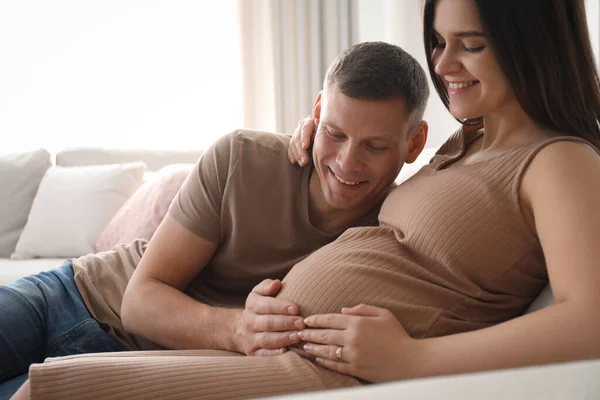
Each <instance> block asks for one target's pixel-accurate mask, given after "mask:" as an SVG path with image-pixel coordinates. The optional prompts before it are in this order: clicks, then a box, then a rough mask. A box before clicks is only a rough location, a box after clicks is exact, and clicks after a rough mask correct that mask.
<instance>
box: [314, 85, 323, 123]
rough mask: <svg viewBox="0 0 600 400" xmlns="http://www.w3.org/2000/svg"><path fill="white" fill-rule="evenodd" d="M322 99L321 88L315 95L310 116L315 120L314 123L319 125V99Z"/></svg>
mask: <svg viewBox="0 0 600 400" xmlns="http://www.w3.org/2000/svg"><path fill="white" fill-rule="evenodd" d="M322 99H323V91H322V90H321V91H320V92H319V94H318V95H317V99H316V100H315V104H314V105H313V110H312V117H313V119H314V120H315V125H319V121H320V120H321V100H322Z"/></svg>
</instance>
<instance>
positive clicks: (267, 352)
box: [254, 347, 287, 357]
mask: <svg viewBox="0 0 600 400" xmlns="http://www.w3.org/2000/svg"><path fill="white" fill-rule="evenodd" d="M286 351H287V349H286V348H285V347H282V348H280V349H258V350H256V351H255V352H254V355H255V356H259V357H273V356H279V355H281V354H283V353H285V352H286Z"/></svg>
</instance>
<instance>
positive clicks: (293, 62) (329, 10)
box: [239, 0, 356, 133]
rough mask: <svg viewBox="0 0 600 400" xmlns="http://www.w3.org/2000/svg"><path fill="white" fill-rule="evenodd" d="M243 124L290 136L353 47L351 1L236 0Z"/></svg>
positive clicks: (353, 13)
mask: <svg viewBox="0 0 600 400" xmlns="http://www.w3.org/2000/svg"><path fill="white" fill-rule="evenodd" d="M239 7H240V8H239V9H240V23H241V31H242V40H241V45H242V60H243V83H244V84H243V85H244V113H243V115H244V118H243V125H244V126H245V127H249V128H255V129H263V130H268V131H278V132H287V133H291V132H292V131H293V130H294V128H295V127H296V124H297V122H298V120H299V119H300V118H303V117H305V116H306V115H308V114H309V113H310V112H311V110H312V106H313V102H314V99H315V97H316V96H317V94H318V93H319V90H321V86H322V83H323V78H324V76H325V71H326V70H327V67H328V66H329V64H330V63H331V62H332V61H333V59H334V58H335V57H336V56H337V55H338V54H339V53H341V52H342V51H343V50H344V49H346V48H347V47H349V46H350V45H351V44H353V43H355V42H356V23H355V17H356V15H355V14H356V2H355V1H352V0H286V1H281V0H239Z"/></svg>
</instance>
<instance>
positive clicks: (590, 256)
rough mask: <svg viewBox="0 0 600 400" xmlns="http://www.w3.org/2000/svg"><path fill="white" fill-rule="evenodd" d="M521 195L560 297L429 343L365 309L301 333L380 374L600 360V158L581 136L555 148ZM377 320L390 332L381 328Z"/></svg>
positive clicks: (327, 353)
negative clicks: (528, 311) (515, 315)
mask: <svg viewBox="0 0 600 400" xmlns="http://www.w3.org/2000/svg"><path fill="white" fill-rule="evenodd" d="M521 195H522V199H523V202H524V203H525V204H526V205H527V207H526V208H528V209H529V210H530V214H531V216H532V218H533V220H534V221H535V227H534V228H535V230H536V232H537V235H538V237H539V240H540V243H541V245H542V248H543V251H544V256H545V259H546V264H547V268H548V274H549V278H550V282H551V284H552V288H553V293H554V296H555V299H556V304H554V305H552V306H550V307H547V308H545V309H543V310H540V311H537V312H535V313H531V314H527V315H524V316H521V317H518V318H515V319H513V320H510V321H507V322H504V323H501V324H498V325H496V326H493V327H489V328H485V329H481V330H477V331H472V332H467V333H460V334H455V335H449V336H445V337H438V338H430V339H421V340H416V339H412V338H410V337H409V336H408V334H407V333H406V331H405V330H404V329H403V328H401V325H400V323H399V322H398V321H397V320H395V318H390V316H391V313H390V314H389V315H386V314H385V310H382V309H379V308H375V307H367V308H366V311H365V307H362V310H361V307H358V311H356V309H357V308H355V309H351V310H349V311H348V310H346V313H349V314H354V315H339V314H338V315H327V316H314V317H309V318H307V320H306V323H307V325H308V326H310V327H317V328H325V329H324V330H323V331H319V330H306V331H304V332H303V333H302V335H301V338H302V339H304V340H307V341H311V342H316V343H323V344H325V346H319V345H313V346H314V347H315V348H314V349H313V353H314V354H316V355H318V356H320V357H322V360H320V362H321V364H322V365H324V366H326V367H328V368H331V369H334V370H337V371H339V372H342V373H347V374H351V375H354V376H357V377H360V378H363V379H367V380H371V381H381V380H394V379H403V378H412V377H422V376H435V375H444V374H456V373H465V372H475V371H485V370H491V369H500V368H511V367H520V366H526V365H536V364H547V363H554V362H564V361H571V360H579V359H590V358H598V357H600V308H599V307H598V304H600V291H599V290H598V285H599V284H600V265H599V264H600V245H599V244H598V238H600V208H599V207H600V157H598V155H597V153H596V152H594V151H593V150H592V149H590V148H589V147H587V146H584V145H582V144H578V143H572V142H558V143H554V144H552V145H549V146H548V147H547V148H545V149H544V150H542V151H541V152H540V153H539V154H538V156H537V157H535V159H534V160H533V161H532V163H531V165H530V167H529V169H528V170H527V172H526V174H525V176H524V178H523V183H522V192H521ZM525 211H527V210H525ZM378 313H379V314H378ZM359 315H360V316H359ZM392 317H393V316H392ZM374 319H378V320H377V321H378V324H379V325H377V330H376V331H377V332H380V333H377V332H375V333H373V324H372V322H373V321H374ZM370 320H371V323H369V321H370ZM369 331H371V336H370V337H369V336H368V334H367V333H368V332H369ZM337 346H344V350H343V351H342V355H343V360H336V357H335V356H332V354H333V353H334V352H333V350H334V349H336V347H337ZM347 358H348V359H347ZM377 359H380V360H384V362H383V363H377V361H376V360H377ZM373 365H375V366H376V367H373ZM365 366H367V367H368V366H371V368H370V369H369V368H366V367H365Z"/></svg>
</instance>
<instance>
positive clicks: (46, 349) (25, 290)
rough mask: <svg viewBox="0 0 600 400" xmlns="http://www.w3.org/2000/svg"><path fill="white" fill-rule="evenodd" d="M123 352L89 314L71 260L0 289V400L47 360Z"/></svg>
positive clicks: (120, 346) (12, 391)
mask: <svg viewBox="0 0 600 400" xmlns="http://www.w3.org/2000/svg"><path fill="white" fill-rule="evenodd" d="M124 350H126V349H125V347H123V345H122V344H121V343H120V342H119V341H118V340H116V339H114V338H113V337H112V336H110V335H109V334H108V333H106V332H105V331H104V330H103V329H102V327H101V326H100V325H99V324H98V322H97V321H96V320H95V319H94V318H93V317H92V316H91V315H90V312H89V311H88V310H87V308H86V306H85V303H84V302H83V299H82V298H81V295H80V294H79V290H77V286H76V285H75V280H74V278H73V265H72V263H71V261H67V262H65V264H64V265H63V266H61V267H60V268H56V269H53V270H51V271H46V272H42V273H39V274H37V275H30V276H27V277H25V278H21V279H19V280H17V281H15V282H13V283H11V284H10V285H8V286H0V399H1V398H3V396H9V395H11V394H13V393H14V391H16V390H17V389H18V386H19V385H20V383H21V382H22V381H24V380H25V379H26V376H27V375H26V374H27V371H28V370H29V366H30V365H31V364H33V363H40V362H43V361H44V359H45V358H47V357H61V356H67V355H73V354H83V353H103V352H114V351H124ZM22 375H25V376H22ZM9 380H10V381H9ZM7 381H8V382H7ZM9 392H10V393H9Z"/></svg>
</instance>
